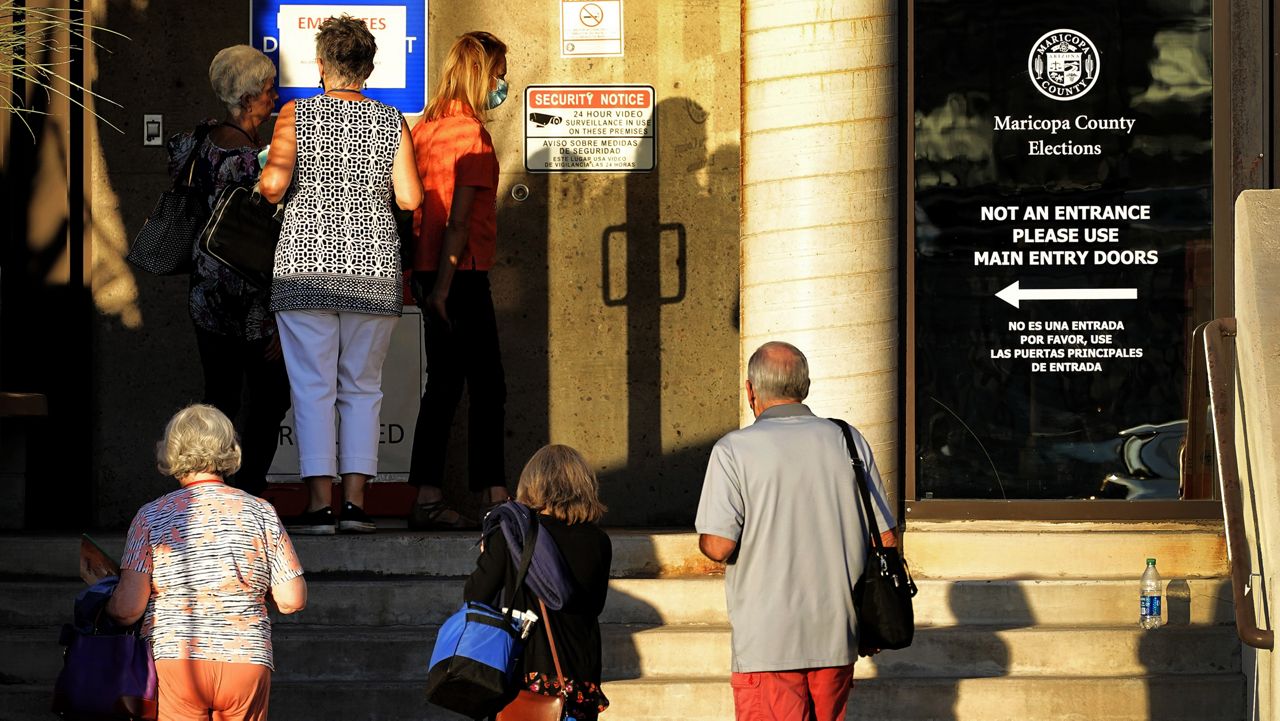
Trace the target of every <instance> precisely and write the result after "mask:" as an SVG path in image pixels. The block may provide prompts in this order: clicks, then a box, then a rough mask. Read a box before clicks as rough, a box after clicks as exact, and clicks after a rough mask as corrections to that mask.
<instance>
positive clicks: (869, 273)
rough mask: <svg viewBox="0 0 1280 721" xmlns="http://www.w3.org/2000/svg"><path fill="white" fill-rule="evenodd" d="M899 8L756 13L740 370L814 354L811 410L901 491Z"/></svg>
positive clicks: (750, 31) (750, 37)
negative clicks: (863, 441)
mask: <svg viewBox="0 0 1280 721" xmlns="http://www.w3.org/2000/svg"><path fill="white" fill-rule="evenodd" d="M896 7H897V3H894V2H889V0H858V1H854V0H842V1H839V2H826V3H815V2H812V1H811V0H756V1H752V0H747V2H745V3H744V12H743V23H744V26H743V38H744V39H743V84H744V88H743V92H744V106H743V128H742V136H743V150H744V154H743V157H744V162H743V171H742V176H743V177H742V183H743V209H742V354H743V357H744V359H745V358H746V357H748V356H749V355H750V354H751V353H752V352H753V351H754V350H755V349H756V348H757V347H758V346H759V345H760V344H761V343H763V342H765V341H769V340H784V341H788V342H790V343H793V344H795V345H796V346H797V347H799V348H800V349H801V350H802V351H804V352H805V354H806V355H807V356H808V359H809V368H810V374H811V376H812V379H813V385H812V387H811V389H810V392H809V405H810V406H811V407H812V408H813V410H814V412H815V413H819V414H821V415H826V416H836V417H840V418H844V419H845V420H848V421H849V422H851V423H853V424H854V425H856V426H857V427H858V428H859V429H861V430H862V432H863V434H864V435H866V437H867V440H868V441H869V442H870V443H871V446H872V452H873V453H874V454H875V460H876V463H877V465H878V466H879V469H880V473H881V475H882V477H883V479H884V482H885V486H886V487H887V488H889V489H895V490H896V488H897V484H898V473H899V472H898V460H897V449H898V440H899V429H898V425H899V424H898V420H899V419H898V376H897V373H898V342H899V339H898V262H899V259H898V179H897V177H898V176H897V167H898V145H897V128H898V118H897V102H898V94H897V93H898V87H897V86H898V67H897V21H898V18H897V15H896V11H895V8H896ZM742 408H743V419H744V421H746V420H748V419H749V418H750V415H751V414H750V411H749V410H748V409H747V408H746V404H745V401H744V402H743V406H742ZM895 495H896V494H895Z"/></svg>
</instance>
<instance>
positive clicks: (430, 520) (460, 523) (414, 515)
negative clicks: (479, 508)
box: [409, 500, 480, 531]
mask: <svg viewBox="0 0 1280 721" xmlns="http://www.w3.org/2000/svg"><path fill="white" fill-rule="evenodd" d="M450 513H452V514H453V515H454V516H455V518H453V519H452V520H447V521H446V520H444V518H445V517H447V516H448V515H449V514H450ZM479 528H480V524H479V523H477V522H476V521H474V520H472V519H470V518H467V517H466V516H464V515H462V514H461V513H459V512H458V511H456V510H455V509H454V508H453V507H452V506H450V505H449V504H448V503H446V502H445V501H443V500H440V501H435V502H434V503H415V504H413V508H412V509H411V510H410V511H409V530H411V531H474V530H477V529H479Z"/></svg>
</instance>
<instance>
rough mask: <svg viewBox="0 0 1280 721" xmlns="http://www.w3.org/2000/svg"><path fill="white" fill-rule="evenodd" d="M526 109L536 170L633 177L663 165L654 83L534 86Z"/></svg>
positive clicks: (531, 165) (528, 152) (530, 159)
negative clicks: (658, 151) (659, 159)
mask: <svg viewBox="0 0 1280 721" xmlns="http://www.w3.org/2000/svg"><path fill="white" fill-rule="evenodd" d="M524 106H525V112H526V113H527V115H526V116H525V122H524V167H525V169H526V170H528V171H530V172H534V173H557V172H559V173H590V172H612V173H618V172H624V173H628V172H630V173H633V172H647V171H650V170H653V169H654V167H655V166H656V164H657V163H656V158H657V155H656V151H655V149H656V148H657V122H656V117H655V115H654V91H653V86H651V85H530V86H528V87H527V88H525V91H524Z"/></svg>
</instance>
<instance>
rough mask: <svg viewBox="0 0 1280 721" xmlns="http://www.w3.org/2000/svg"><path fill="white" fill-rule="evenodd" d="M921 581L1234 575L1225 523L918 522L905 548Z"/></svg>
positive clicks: (911, 526)
mask: <svg viewBox="0 0 1280 721" xmlns="http://www.w3.org/2000/svg"><path fill="white" fill-rule="evenodd" d="M903 545H904V548H905V549H906V554H907V559H908V560H909V561H910V564H911V571H912V573H914V574H915V575H916V577H917V578H945V579H953V580H954V579H1009V578H1016V579H1030V578H1045V579H1068V578H1077V579H1088V580H1099V579H1122V578H1137V577H1138V575H1140V574H1141V573H1142V570H1143V569H1144V568H1145V567H1146V559H1147V558H1155V559H1156V561H1157V567H1158V568H1159V569H1160V574H1161V575H1162V576H1163V577H1164V578H1182V579H1190V578H1220V577H1223V576H1226V575H1227V553H1226V541H1225V540H1224V537H1223V533H1222V523H1221V521H1211V522H1160V523H1113V522H1091V523H1048V522H1031V521H911V522H910V523H909V526H908V531H907V534H906V538H905V540H904V542H903Z"/></svg>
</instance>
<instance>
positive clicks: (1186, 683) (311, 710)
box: [0, 675, 1245, 721]
mask: <svg viewBox="0 0 1280 721" xmlns="http://www.w3.org/2000/svg"><path fill="white" fill-rule="evenodd" d="M605 693H606V694H607V695H608V696H609V699H610V701H611V705H610V707H609V710H608V711H607V712H606V713H605V714H603V715H602V716H601V718H602V719H604V720H605V721H724V719H732V718H733V694H732V691H731V689H730V687H729V681H728V679H727V678H717V679H661V680H636V681H616V682H612V683H607V684H605ZM49 696H50V689H49V688H48V687H41V686H20V685H0V709H3V713H2V715H0V718H3V719H5V721H37V720H38V721H45V720H46V719H48V718H50V714H49V711H48V708H49ZM318 698H323V704H322V705H318V704H317V699H318ZM462 718H463V717H461V716H457V715H455V714H451V713H448V712H446V711H444V710H442V709H439V708H438V707H435V706H431V705H429V704H427V703H426V702H425V701H424V700H423V691H422V683H421V682H420V681H406V682H401V683H385V682H384V683H370V682H346V683H333V682H325V683H290V682H286V681H274V682H273V683H272V688H271V719H272V721H346V720H347V719H361V720H364V721H461V720H462ZM846 718H847V719H851V720H856V721H1098V720H1100V719H1107V721H1243V720H1244V719H1245V683H1244V678H1243V677H1242V676H1239V675H1204V676H1192V677H1186V676H1178V677H1135V678H1083V679H1075V678H984V679H956V678H934V679H920V680H913V679H898V678H883V679H873V680H867V681H860V682H857V683H855V686H854V689H853V692H852V694H851V697H850V700H849V713H848V715H847V716H846Z"/></svg>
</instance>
